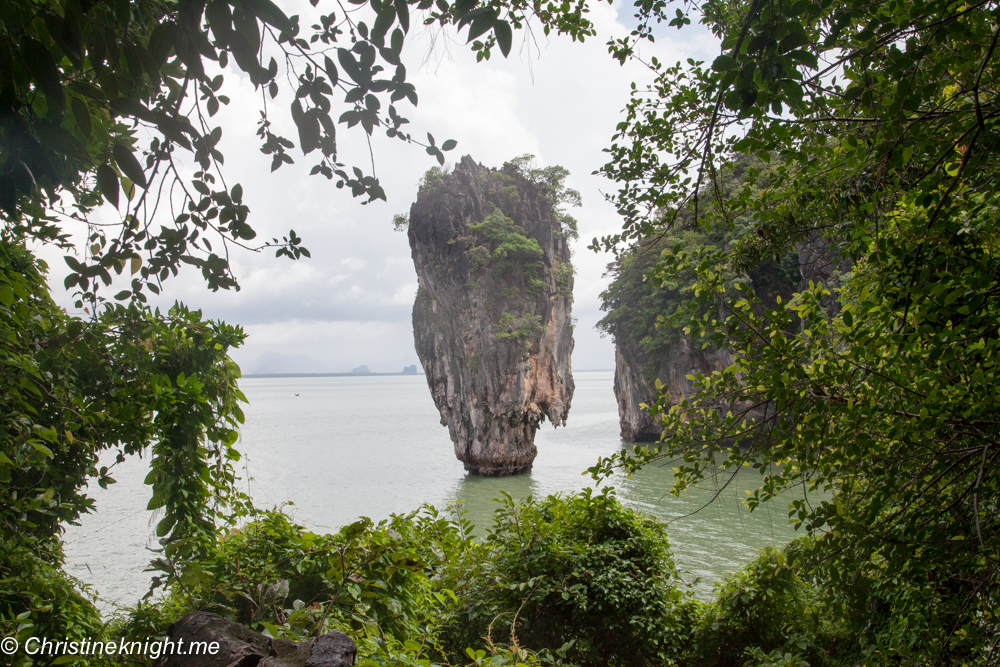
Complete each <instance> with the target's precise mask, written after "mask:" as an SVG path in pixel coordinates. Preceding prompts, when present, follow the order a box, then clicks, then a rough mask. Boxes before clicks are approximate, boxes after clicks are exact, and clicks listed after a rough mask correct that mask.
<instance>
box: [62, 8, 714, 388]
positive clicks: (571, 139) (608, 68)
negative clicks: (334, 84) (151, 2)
mask: <svg viewBox="0 0 1000 667" xmlns="http://www.w3.org/2000/svg"><path fill="white" fill-rule="evenodd" d="M622 7H623V8H624V7H625V5H622ZM622 11H623V14H624V18H625V19H626V21H625V23H626V24H627V23H628V20H629V17H628V14H630V13H631V12H630V11H628V9H627V8H624V9H623V10H622ZM590 18H591V20H592V21H594V23H595V25H596V26H597V28H598V31H599V33H600V34H599V36H598V37H597V38H591V39H588V40H587V41H586V42H585V43H583V44H580V43H573V42H571V41H570V40H569V39H568V38H565V37H556V36H553V37H551V38H549V39H545V38H541V39H539V42H538V46H539V47H540V52H535V51H534V50H533V49H534V46H533V44H531V49H530V51H531V55H530V56H529V55H528V51H529V49H528V48H527V47H528V46H529V44H521V45H519V44H518V43H517V42H515V48H514V52H513V53H512V55H511V57H510V58H509V59H507V60H505V59H503V58H502V57H501V56H500V54H499V53H495V54H494V56H493V58H492V59H491V60H490V61H489V62H483V63H478V64H477V63H476V62H475V57H474V55H473V54H472V53H470V52H469V50H468V49H467V47H466V46H465V45H464V44H463V43H461V41H459V40H453V41H452V43H450V44H446V42H442V41H440V40H439V41H438V45H437V48H436V50H435V51H433V52H432V54H431V58H430V59H429V61H428V62H427V63H426V64H422V62H423V60H424V56H425V55H426V54H427V49H428V46H429V44H430V41H429V39H430V36H429V34H427V33H425V34H424V35H423V37H422V38H420V39H415V40H413V41H412V43H410V44H409V45H408V46H407V53H406V61H407V68H408V72H409V77H410V79H411V80H412V81H413V82H414V83H415V85H416V86H417V90H418V93H419V95H420V104H419V106H418V107H416V108H413V107H409V106H408V105H406V104H399V105H398V108H399V112H400V114H401V115H403V116H405V117H407V118H409V119H410V120H411V124H410V126H409V130H410V132H411V133H412V134H413V135H414V136H415V137H423V136H424V134H425V133H426V132H428V131H430V132H431V133H432V134H434V136H435V139H437V141H438V143H441V142H443V141H444V140H445V139H446V138H453V139H456V140H457V141H458V142H459V145H458V148H457V149H456V150H455V151H454V152H453V153H451V154H449V159H452V160H457V159H458V158H459V157H460V156H461V155H465V154H471V155H472V156H473V157H474V158H475V159H476V160H478V161H480V162H482V163H484V164H486V165H488V166H499V165H500V164H501V163H502V162H503V161H504V160H507V159H510V158H511V157H514V156H516V155H520V154H523V153H533V154H535V155H536V156H538V158H539V160H540V161H541V162H542V163H543V164H561V165H563V166H565V167H566V168H567V169H569V170H570V172H571V174H572V175H571V176H570V178H569V181H568V184H569V185H570V187H574V188H576V189H578V190H579V191H580V192H581V194H582V195H583V203H584V206H583V208H581V209H577V210H575V211H574V212H573V215H574V216H575V217H576V218H577V219H578V221H579V225H580V238H581V240H580V242H578V243H577V244H576V245H575V257H574V263H575V265H576V269H577V278H576V289H575V304H574V316H575V317H577V318H578V319H579V325H578V327H577V330H576V341H577V344H576V352H575V354H574V362H573V365H574V367H575V368H610V367H611V366H612V365H613V360H614V358H613V350H612V347H611V343H610V341H609V340H608V339H601V338H600V336H599V334H598V333H597V332H596V331H594V329H593V325H594V323H595V322H596V321H597V320H598V319H599V318H600V316H601V313H600V310H599V299H598V297H599V294H600V292H601V291H602V290H603V289H604V287H605V286H606V284H607V280H606V279H603V278H602V274H603V273H604V268H605V265H606V264H607V262H608V261H609V257H608V256H606V255H597V254H594V253H593V252H591V251H589V250H587V249H586V245H587V244H588V243H589V241H590V239H592V238H593V237H595V236H602V235H605V234H609V233H614V232H615V231H617V230H618V229H619V228H620V222H619V220H618V218H617V214H616V212H615V209H614V207H613V206H611V205H610V204H609V203H607V202H606V201H605V200H604V193H605V192H608V191H613V190H614V189H615V186H614V184H611V183H609V182H607V181H604V180H603V179H601V178H600V177H598V176H594V175H593V174H592V172H593V171H595V170H597V169H598V168H600V166H601V165H602V164H603V163H604V162H605V161H606V154H605V153H603V152H602V149H603V148H604V147H605V146H606V145H608V144H609V143H610V138H611V136H612V134H613V133H614V131H615V125H616V124H617V123H618V122H619V120H620V113H621V109H622V108H623V107H624V106H625V105H626V103H627V102H628V98H629V94H630V91H631V82H632V81H644V80H646V79H647V78H648V76H649V73H648V72H647V71H646V70H645V69H644V68H643V67H642V66H641V64H638V63H628V64H626V65H625V66H624V67H623V66H621V65H619V63H618V62H616V61H613V60H611V58H610V57H609V56H608V53H607V47H606V41H607V39H608V38H609V37H610V36H612V35H614V36H622V35H625V34H627V32H628V30H629V28H626V27H625V25H624V24H623V22H622V21H621V20H620V19H619V15H618V14H617V13H616V9H615V8H613V7H611V6H610V5H608V4H606V3H593V4H592V6H591V13H590ZM538 34H539V36H540V32H539V33H538ZM415 36H416V35H411V38H412V37H415ZM657 38H658V39H657V42H656V43H655V44H652V45H644V46H643V47H642V50H643V53H644V55H645V56H651V55H656V56H657V57H658V58H660V59H661V60H663V61H665V62H674V61H676V60H679V59H682V58H686V57H688V56H689V55H693V56H694V57H697V58H701V59H709V58H711V57H712V56H713V54H714V53H715V52H717V47H716V46H715V41H714V40H713V39H712V38H711V36H710V35H708V33H707V32H706V31H705V30H703V29H698V28H695V29H686V30H685V31H681V32H679V33H678V32H677V31H674V30H672V29H670V30H667V29H665V28H663V29H659V28H658V32H657ZM515 39H516V38H515ZM226 77H227V84H226V94H228V95H229V96H230V98H231V99H232V103H231V104H230V105H229V106H228V107H223V108H222V110H220V112H219V114H218V116H217V117H216V118H217V120H218V122H219V124H220V125H223V126H224V127H225V132H224V134H223V138H222V142H221V146H220V147H221V149H222V151H223V153H224V154H225V156H226V165H225V169H226V173H227V177H228V178H229V179H230V181H229V185H230V186H231V185H232V184H233V183H235V182H240V183H241V184H242V185H243V188H244V192H245V195H244V199H245V201H246V202H247V204H248V205H249V206H250V208H251V216H252V221H253V224H254V227H255V229H257V231H258V239H262V240H264V239H270V238H271V237H275V236H276V237H279V238H280V237H281V236H283V235H285V234H286V233H287V231H288V230H289V229H294V230H295V231H296V233H298V234H299V235H300V236H301V237H302V238H303V239H304V245H305V246H306V247H308V248H309V250H310V252H311V253H312V259H303V260H300V261H298V262H292V261H289V260H287V259H284V258H280V259H278V258H275V257H274V253H273V251H264V252H262V253H259V254H255V253H249V252H240V251H237V252H235V253H233V254H232V264H233V267H234V269H235V271H236V273H237V276H238V278H239V280H240V282H241V285H242V291H240V292H238V293H237V292H220V293H215V294H213V293H210V292H208V291H207V290H206V289H205V287H204V284H203V283H202V281H201V277H200V275H199V274H198V273H197V272H196V271H188V272H185V273H182V275H181V276H180V277H178V278H172V279H171V280H170V281H169V282H168V289H167V290H166V291H167V294H168V295H169V297H168V298H164V299H163V303H164V304H165V305H169V303H172V302H173V301H174V300H175V299H181V300H183V301H185V302H187V303H188V304H189V305H192V306H195V307H200V308H202V309H203V310H204V311H205V313H206V315H207V316H209V317H212V318H220V319H225V320H227V321H229V322H232V323H236V324H243V325H244V326H245V328H246V329H247V330H248V331H249V332H250V338H249V341H248V342H247V346H246V348H245V349H244V350H242V351H239V352H238V353H237V358H238V360H240V361H242V362H243V364H244V365H246V364H247V363H248V362H250V361H253V360H254V359H256V357H257V356H258V355H259V354H261V353H263V352H267V351H273V352H279V353H287V354H305V355H308V356H312V357H314V358H316V359H320V360H324V361H329V362H330V363H331V364H334V365H339V366H352V365H357V364H361V363H365V364H368V365H369V366H371V367H372V368H373V370H375V366H378V365H379V364H382V363H385V364H393V365H397V362H399V361H401V360H402V359H403V358H404V357H405V358H407V359H410V361H408V362H407V363H414V362H415V361H416V355H415V353H414V352H413V341H412V329H411V325H410V311H411V306H412V299H413V296H414V294H415V291H416V276H415V273H414V271H413V266H412V263H411V261H410V258H409V255H410V249H409V245H408V242H407V239H406V235H405V234H400V233H397V232H395V231H394V230H393V229H392V224H391V221H392V216H393V214H394V213H400V212H404V211H408V210H409V207H410V204H411V202H412V201H413V199H414V197H415V196H416V187H417V181H418V180H419V178H420V176H421V175H422V174H423V172H424V171H426V170H427V169H428V168H429V167H430V166H432V165H434V164H436V163H435V162H434V161H433V159H432V158H430V157H429V156H427V155H426V154H425V153H424V151H423V150H422V149H420V148H419V147H416V146H407V145H404V144H403V143H401V142H399V141H395V140H389V139H387V138H385V137H384V136H375V137H373V138H372V147H373V149H374V154H375V164H376V168H377V174H378V176H379V178H380V180H381V183H382V185H383V187H384V188H385V190H386V193H387V195H388V202H386V203H382V202H378V203H375V204H372V205H369V206H361V205H359V201H358V200H355V199H352V198H351V196H350V194H349V193H348V192H346V191H344V190H338V189H336V188H335V187H334V186H333V184H332V183H331V182H330V181H327V180H326V179H324V178H322V177H320V176H312V177H310V176H308V175H307V174H308V170H309V167H310V165H311V164H312V163H311V161H310V160H309V159H306V158H303V157H302V156H301V155H298V154H297V153H296V152H293V153H292V154H293V156H294V158H295V160H296V164H295V165H288V166H285V167H283V168H282V169H279V170H278V171H277V172H274V173H271V172H270V171H269V169H270V159H269V157H268V156H264V155H262V154H261V153H260V152H259V150H258V149H259V140H258V138H257V137H256V136H255V132H256V128H257V121H258V120H259V117H258V114H257V109H258V108H259V104H260V100H261V93H260V91H254V89H253V86H251V85H250V83H249V81H247V80H246V79H240V78H239V77H238V76H237V75H236V74H235V73H234V72H233V71H232V69H230V71H228V72H227V73H226ZM269 118H270V120H271V121H272V122H273V123H274V126H275V128H276V130H277V131H280V132H283V133H284V134H286V135H287V136H289V137H292V138H293V139H294V138H296V133H295V130H294V126H293V125H292V123H291V120H290V118H289V114H288V110H287V108H285V107H284V106H283V105H282V106H279V107H275V106H273V104H272V105H271V106H270V107H269ZM338 130H339V131H338V138H339V140H340V150H341V157H342V159H344V160H345V161H347V162H351V161H352V160H353V161H354V162H356V163H358V164H361V165H364V164H367V162H368V159H369V158H368V151H369V149H368V145H367V143H366V141H365V140H364V137H363V136H362V135H360V134H359V133H358V131H357V128H355V129H354V130H351V131H348V130H347V129H346V127H344V126H339V127H338ZM108 214H110V211H109V212H108ZM44 254H45V256H46V258H48V259H49V261H50V263H51V264H52V265H53V267H54V271H53V277H54V280H52V283H53V286H54V287H56V288H57V290H56V291H57V293H58V292H59V289H58V285H60V284H61V282H62V280H61V276H62V275H63V274H64V270H63V262H62V260H61V257H60V255H61V253H59V252H55V251H53V250H51V249H47V250H46V251H45V253H44ZM112 293H113V292H112ZM58 298H59V300H60V301H61V302H62V303H64V304H66V305H68V304H69V303H70V299H69V297H68V296H67V295H65V294H61V295H58ZM347 370H350V369H349V368H348V369H347Z"/></svg>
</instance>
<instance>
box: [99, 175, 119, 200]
mask: <svg viewBox="0 0 1000 667" xmlns="http://www.w3.org/2000/svg"><path fill="white" fill-rule="evenodd" d="M97 186H98V187H99V188H100V189H101V194H102V195H104V198H105V199H106V200H107V201H108V203H110V204H111V205H112V206H114V207H115V208H118V191H119V188H118V174H116V173H115V170H114V169H112V168H111V166H110V165H108V164H102V165H101V166H100V167H98V168H97Z"/></svg>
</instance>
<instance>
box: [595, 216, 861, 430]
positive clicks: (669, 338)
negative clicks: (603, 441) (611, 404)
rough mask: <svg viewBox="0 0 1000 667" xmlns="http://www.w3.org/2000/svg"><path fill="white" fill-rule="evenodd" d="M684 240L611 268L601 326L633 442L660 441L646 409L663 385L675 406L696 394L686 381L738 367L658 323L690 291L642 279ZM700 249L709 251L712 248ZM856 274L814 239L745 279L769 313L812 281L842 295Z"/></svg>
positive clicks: (725, 354) (623, 421) (831, 302)
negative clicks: (847, 276)
mask: <svg viewBox="0 0 1000 667" xmlns="http://www.w3.org/2000/svg"><path fill="white" fill-rule="evenodd" d="M692 238H696V237H694V234H692V233H689V234H688V239H687V240H688V241H691V239H692ZM679 240H681V239H678V238H670V239H665V240H663V241H661V242H659V243H655V242H653V243H648V244H647V245H646V246H641V245H640V246H637V247H636V248H633V249H632V251H631V252H630V253H627V254H626V255H624V256H623V257H622V258H620V259H619V260H618V261H617V262H615V263H613V264H611V265H609V267H608V268H609V272H610V273H611V274H613V275H614V276H615V281H614V282H613V283H612V285H611V286H610V287H609V289H608V291H607V292H605V293H604V294H603V295H602V298H603V300H604V305H603V306H602V307H603V308H604V310H605V311H606V312H608V316H606V317H605V319H603V320H602V321H601V323H600V324H599V327H600V328H602V329H603V330H604V331H606V332H607V333H610V334H611V335H612V336H614V340H615V384H614V390H615V398H616V399H617V401H618V419H619V425H620V427H621V436H622V439H623V440H625V441H626V442H653V441H657V440H659V439H660V427H659V424H658V423H657V422H656V421H655V420H654V419H653V418H652V417H651V416H650V414H649V412H648V411H647V410H645V409H644V408H643V407H642V405H643V404H645V405H649V404H651V403H652V402H653V401H654V400H655V399H656V396H657V394H658V393H659V392H658V391H657V389H656V387H655V381H656V380H657V379H658V380H660V382H661V383H662V384H663V386H664V389H665V390H667V391H669V392H670V397H671V401H672V402H674V403H677V402H679V401H681V400H683V399H684V398H686V397H688V396H690V395H691V393H692V391H693V386H692V385H693V383H692V381H691V380H689V379H687V377H686V376H688V375H699V374H701V375H710V374H711V373H712V372H713V371H721V370H723V369H725V368H726V367H728V366H729V365H730V364H731V363H732V354H731V353H730V351H729V350H727V349H717V348H715V347H714V346H709V347H707V348H703V347H702V346H701V345H700V344H692V342H691V340H690V338H689V337H688V336H686V335H685V334H684V333H683V332H681V331H677V330H671V329H667V328H660V327H657V326H656V325H655V319H654V317H653V316H655V315H657V314H661V313H667V312H673V311H674V310H675V309H676V308H677V305H678V303H679V302H680V301H682V300H684V299H687V298H689V297H688V296H687V294H686V292H685V291H684V290H683V289H682V287H683V286H673V287H670V288H668V287H657V286H655V284H653V283H651V282H647V281H643V279H642V276H643V275H645V274H646V273H648V272H649V271H651V270H652V269H653V267H654V266H655V264H656V260H657V258H658V257H659V255H660V251H661V250H662V249H663V248H670V247H672V246H673V245H674V244H675V243H676V242H678V241H679ZM695 242H703V243H705V244H706V245H707V244H708V243H709V242H710V241H705V240H704V239H696V241H695ZM849 270H850V262H849V260H846V259H843V258H840V257H838V255H837V254H836V251H835V249H834V248H832V247H831V246H830V244H829V243H828V242H827V241H825V240H824V239H823V238H822V237H821V236H820V235H819V234H816V233H814V234H812V235H811V236H810V237H809V238H807V239H805V240H804V241H802V242H800V243H799V244H798V245H797V246H796V251H795V252H793V253H791V254H790V255H789V256H788V257H787V258H785V259H784V261H781V262H776V261H771V262H765V263H763V264H761V265H760V266H758V267H756V268H754V269H753V270H752V271H750V272H749V273H748V274H747V275H746V279H747V282H748V283H749V284H751V285H752V286H753V288H754V291H755V292H756V293H757V296H759V297H760V298H761V300H762V303H761V304H759V306H757V308H758V309H759V310H760V311H763V310H764V309H765V308H767V307H771V306H773V304H774V302H775V299H776V298H777V297H779V296H780V297H781V299H782V300H783V301H786V302H787V301H788V300H789V299H790V298H791V296H792V294H793V293H794V292H796V291H801V290H804V289H806V288H807V287H808V284H809V282H810V281H812V282H822V283H823V285H824V286H826V287H829V288H837V287H839V285H840V276H841V275H842V274H843V273H844V272H846V271H849ZM827 300H828V304H827V307H828V309H829V310H830V312H831V313H836V312H837V311H838V310H839V304H838V303H837V301H836V298H835V297H833V296H830V297H827ZM647 310H648V311H650V312H648V313H647V312H645V311H647ZM758 314H760V313H758Z"/></svg>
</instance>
